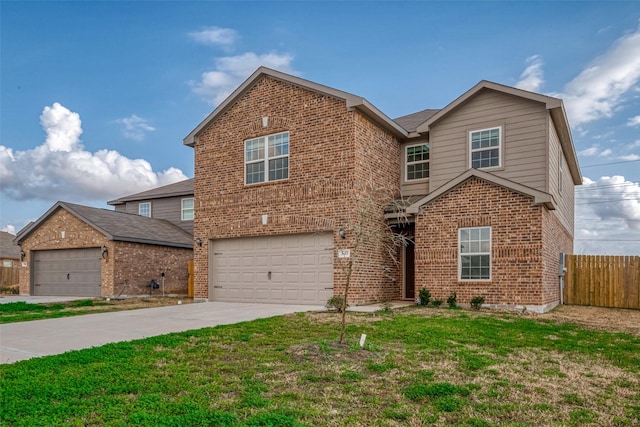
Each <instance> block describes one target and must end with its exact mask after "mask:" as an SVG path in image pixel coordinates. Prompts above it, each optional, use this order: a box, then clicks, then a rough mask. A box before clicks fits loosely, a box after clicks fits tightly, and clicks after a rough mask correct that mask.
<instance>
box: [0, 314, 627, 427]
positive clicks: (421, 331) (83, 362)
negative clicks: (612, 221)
mask: <svg viewBox="0 0 640 427" xmlns="http://www.w3.org/2000/svg"><path fill="white" fill-rule="evenodd" d="M338 331H339V328H338V317H337V315H335V314H328V313H308V314H298V315H291V316H285V317H275V318H271V319H265V320H257V321H253V322H247V323H242V324H238V325H230V326H221V327H216V328H209V329H202V330H198V331H192V332H185V333H179V334H171V335H165V336H161V337H156V338H150V339H146V340H140V341H135V342H131V343H118V344H111V345H107V346H103V347H100V348H94V349H89V350H83V351H76V352H71V353H67V354H64V355H60V356H51V357H45V358H40V359H32V360H28V361H24V362H19V363H17V364H14V365H0V390H1V395H0V396H1V397H0V399H1V401H0V424H1V425H3V426H45V425H51V426H55V425H70V426H76V425H77V426H89V425H96V426H98V425H112V426H316V425H317V426H396V425H402V426H418V425H442V426H445V425H458V426H583V425H593V426H637V425H640V337H638V336H633V335H628V334H623V333H611V332H606V331H597V330H589V329H583V328H581V327H579V326H577V325H574V324H569V323H556V322H554V321H538V320H535V319H530V318H521V317H519V316H518V315H517V314H513V313H511V314H505V313H500V312H486V311H482V312H476V311H464V310H449V309H445V308H440V309H433V308H428V309H425V308H422V309H421V308H409V309H404V310H400V311H396V312H393V313H377V314H375V315H371V314H355V313H350V314H349V327H348V329H347V336H348V339H349V340H350V344H348V345H346V346H340V345H337V344H336V338H337V335H338ZM362 333H365V334H367V341H366V344H365V346H364V348H360V346H359V345H358V341H359V338H360V335H361V334H362Z"/></svg>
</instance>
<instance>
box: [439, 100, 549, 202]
mask: <svg viewBox="0 0 640 427" xmlns="http://www.w3.org/2000/svg"><path fill="white" fill-rule="evenodd" d="M546 117H547V114H546V109H545V106H544V105H543V104H541V103H537V102H534V101H530V100H523V99H521V98H518V97H515V96H511V95H507V94H503V93H499V92H495V91H491V90H485V91H482V92H480V93H479V94H478V95H477V96H476V97H474V98H472V99H471V100H469V101H468V102H467V103H465V104H463V105H461V106H460V107H459V108H457V109H456V110H454V111H452V112H451V113H450V114H449V115H448V116H446V117H444V118H443V119H442V120H440V121H438V122H436V123H435V124H434V125H433V126H432V128H431V130H430V140H431V177H430V189H431V190H435V189H436V188H438V187H440V186H441V185H443V184H445V183H446V182H448V181H450V180H451V179H453V178H455V177H456V176H458V175H460V174H461V173H463V172H464V171H466V170H467V169H469V167H470V164H469V140H468V138H469V132H471V131H474V130H480V129H487V128H493V127H502V135H501V156H502V167H501V168H494V169H487V171H488V172H491V173H493V174H495V175H498V176H501V177H503V178H506V179H509V180H512V181H515V182H517V183H520V184H523V185H526V186H528V187H532V188H535V189H537V190H540V191H546V186H547V181H546V177H545V174H546V154H547V153H546V135H547V132H546V129H547V128H546V126H547V123H546Z"/></svg>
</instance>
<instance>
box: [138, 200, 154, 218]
mask: <svg viewBox="0 0 640 427" xmlns="http://www.w3.org/2000/svg"><path fill="white" fill-rule="evenodd" d="M138 215H140V216H148V217H149V218H151V202H144V203H140V204H139V205H138Z"/></svg>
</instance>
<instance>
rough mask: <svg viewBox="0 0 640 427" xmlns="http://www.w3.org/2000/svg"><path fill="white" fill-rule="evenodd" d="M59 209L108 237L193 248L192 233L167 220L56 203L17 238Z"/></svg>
mask: <svg viewBox="0 0 640 427" xmlns="http://www.w3.org/2000/svg"><path fill="white" fill-rule="evenodd" d="M58 209H65V210H66V211H68V212H69V213H71V214H72V215H74V216H76V217H77V218H78V219H80V220H81V221H84V222H85V223H86V224H87V225H89V226H90V227H93V228H94V229H96V230H97V231H98V232H100V233H102V234H104V235H105V236H106V237H107V238H108V239H109V240H114V241H121V242H134V243H145V244H149V245H161V246H173V247H179V248H192V247H193V236H192V235H191V234H189V233H187V232H186V231H184V230H183V229H181V228H180V227H178V226H177V225H174V224H171V223H170V222H169V221H165V220H163V219H156V218H147V217H144V216H140V215H135V214H129V213H124V212H116V211H112V210H109V209H100V208H92V207H89V206H83V205H76V204H73V203H67V202H58V203H56V204H55V205H53V207H51V209H49V210H48V211H47V212H46V213H45V214H44V215H42V216H41V217H40V218H39V219H38V220H37V221H35V222H34V223H32V224H30V225H28V226H27V227H25V228H23V229H22V230H20V232H19V233H18V236H17V237H16V240H17V241H18V242H21V241H23V240H24V239H26V238H27V236H28V235H29V234H31V232H32V231H33V230H35V229H36V228H38V226H39V225H40V224H41V223H42V222H44V221H46V219H47V218H49V217H50V216H51V215H53V213H54V212H55V211H57V210H58Z"/></svg>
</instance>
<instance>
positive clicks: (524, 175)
mask: <svg viewBox="0 0 640 427" xmlns="http://www.w3.org/2000/svg"><path fill="white" fill-rule="evenodd" d="M184 143H185V144H186V145H188V146H191V147H193V149H194V156H195V178H194V200H195V203H194V206H195V221H194V236H195V237H196V241H197V242H199V244H198V245H197V246H195V248H194V263H195V273H194V276H195V297H196V298H202V299H209V300H219V301H255V302H259V301H262V302H285V303H310V304H324V303H325V302H326V300H327V299H328V298H329V297H330V296H332V295H334V294H335V295H339V294H341V292H342V291H343V290H344V285H345V281H346V280H345V272H344V271H343V270H342V269H340V268H339V265H341V262H342V261H343V259H341V258H342V257H345V256H347V253H346V252H345V250H347V249H350V250H353V249H354V247H353V245H354V242H355V240H354V236H353V230H352V229H353V227H351V228H350V227H349V219H348V218H349V215H350V211H349V210H350V208H351V205H352V204H353V201H354V200H356V199H360V198H361V197H362V196H363V195H366V194H367V191H369V189H370V188H373V187H378V186H389V185H391V186H393V187H395V188H396V192H395V197H397V198H398V199H400V200H403V201H404V206H405V207H406V209H404V210H403V211H402V212H390V211H389V210H388V209H387V210H386V211H385V205H384V204H382V203H379V201H376V203H377V205H376V206H374V209H375V212H376V214H375V215H374V216H373V217H370V220H369V221H368V222H367V226H368V227H369V229H368V232H370V233H372V234H373V233H376V232H378V231H381V230H382V229H383V228H385V227H386V225H385V224H384V223H383V221H385V220H386V221H387V224H390V223H394V222H396V223H399V227H400V228H401V229H402V230H403V232H404V233H406V234H408V235H410V236H411V237H413V242H414V243H411V244H409V245H408V246H406V247H405V248H403V249H402V250H401V251H400V252H401V254H400V255H401V256H400V259H401V264H400V265H399V266H398V265H397V264H394V263H393V262H392V260H391V257H390V256H389V255H388V254H386V253H385V252H384V251H381V250H380V248H379V247H377V246H375V245H367V246H363V247H360V248H358V251H359V252H360V255H359V257H358V258H359V263H358V266H357V268H356V270H355V271H354V275H353V277H352V278H351V282H352V288H351V292H350V302H351V303H356V304H361V303H371V302H376V301H385V300H391V299H400V298H404V299H414V298H415V297H416V295H417V293H418V291H419V289H421V288H427V289H429V290H430V291H431V294H432V295H433V296H434V297H435V298H437V299H446V298H447V297H448V296H449V295H450V294H451V293H453V292H456V293H457V295H458V302H459V303H462V304H465V303H469V301H470V300H471V298H473V297H475V296H483V297H484V298H485V303H486V304H488V305H489V306H494V307H496V306H503V307H527V308H528V309H530V310H534V311H544V310H548V309H550V308H552V307H553V306H554V305H556V304H557V303H558V302H559V300H560V289H559V288H560V280H559V276H558V274H559V257H560V253H571V252H572V250H573V228H574V225H573V218H574V213H573V198H574V191H573V188H574V185H579V184H580V183H581V179H582V177H581V174H580V170H579V166H578V162H577V158H576V154H575V150H574V147H573V142H572V139H571V133H570V129H569V125H568V122H567V118H566V114H565V111H564V108H563V104H562V101H561V100H559V99H556V98H552V97H548V96H544V95H540V94H536V93H532V92H527V91H523V90H519V89H515V88H512V87H508V86H503V85H499V84H496V83H491V82H487V81H482V82H480V83H478V84H477V85H476V86H474V87H473V88H471V89H470V90H469V91H467V92H466V93H464V94H463V95H462V96H460V97H459V98H457V99H456V100H455V101H453V102H452V103H451V104H449V105H448V106H446V107H445V108H443V109H441V110H424V111H420V112H418V113H415V114H411V115H408V116H404V117H400V118H398V119H396V120H391V119H390V118H388V117H387V116H386V115H384V114H383V113H382V112H381V111H379V110H378V109H377V108H376V107H374V106H373V105H371V104H370V103H369V102H368V101H367V100H366V99H364V98H361V97H358V96H356V95H352V94H349V93H346V92H342V91H339V90H336V89H333V88H330V87H326V86H322V85H319V84H316V83H313V82H310V81H307V80H304V79H301V78H298V77H294V76H291V75H287V74H284V73H281V72H278V71H274V70H270V69H267V68H260V69H258V70H257V71H256V72H255V73H254V74H252V75H251V76H250V77H249V78H248V79H247V80H246V81H245V82H244V83H243V84H242V85H241V86H240V87H238V88H237V89H236V90H235V91H234V92H233V93H232V94H231V95H230V96H229V97H228V98H227V99H226V100H225V101H224V102H223V103H222V104H220V105H219V106H218V107H217V108H216V109H215V110H214V111H213V112H212V113H211V114H210V115H209V116H208V117H207V118H206V119H205V120H204V121H203V122H202V123H200V124H199V125H198V126H197V127H196V128H195V129H194V130H193V131H192V132H191V133H190V134H189V135H188V136H187V137H186V138H185V139H184ZM390 201H391V199H389V200H387V203H388V202H390ZM399 218H402V221H400V220H399ZM345 229H346V230H347V232H346V233H345V235H344V236H343V233H342V231H344V230H345Z"/></svg>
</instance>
